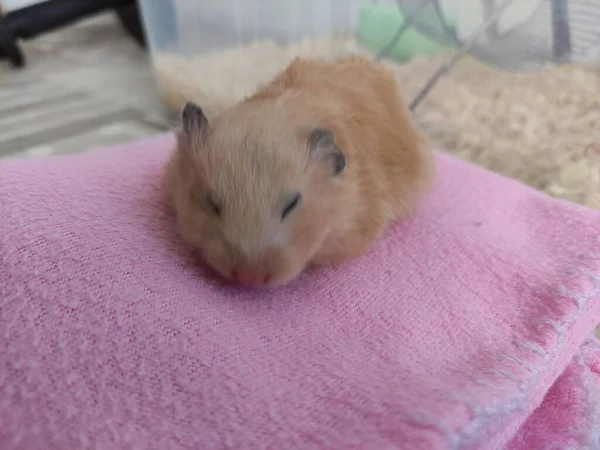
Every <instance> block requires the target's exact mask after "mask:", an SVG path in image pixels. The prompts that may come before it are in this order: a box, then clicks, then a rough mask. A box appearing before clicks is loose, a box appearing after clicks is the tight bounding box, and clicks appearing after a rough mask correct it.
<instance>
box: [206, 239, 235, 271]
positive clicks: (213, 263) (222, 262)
mask: <svg viewBox="0 0 600 450" xmlns="http://www.w3.org/2000/svg"><path fill="white" fill-rule="evenodd" d="M202 257H203V259H204V261H205V262H206V264H208V265H209V266H210V267H211V268H212V269H213V270H215V271H216V272H218V273H219V274H220V275H221V276H223V277H225V278H229V269H230V266H231V260H230V258H229V255H228V254H227V251H226V249H225V246H224V245H223V244H222V243H221V242H220V241H219V240H218V239H209V240H206V241H205V242H204V244H203V248H202Z"/></svg>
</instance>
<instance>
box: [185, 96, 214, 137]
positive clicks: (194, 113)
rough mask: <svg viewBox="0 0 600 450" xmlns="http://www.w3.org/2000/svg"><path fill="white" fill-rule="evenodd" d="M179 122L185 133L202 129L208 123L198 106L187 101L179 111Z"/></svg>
mask: <svg viewBox="0 0 600 450" xmlns="http://www.w3.org/2000/svg"><path fill="white" fill-rule="evenodd" d="M181 124H182V127H183V131H184V132H185V133H194V132H199V131H203V130H204V128H205V127H206V126H207V125H208V119H207V118H206V115H205V114H204V111H202V108H201V107H200V106H198V105H196V104H195V103H193V102H187V103H186V104H185V106H184V107H183V112H182V113H181Z"/></svg>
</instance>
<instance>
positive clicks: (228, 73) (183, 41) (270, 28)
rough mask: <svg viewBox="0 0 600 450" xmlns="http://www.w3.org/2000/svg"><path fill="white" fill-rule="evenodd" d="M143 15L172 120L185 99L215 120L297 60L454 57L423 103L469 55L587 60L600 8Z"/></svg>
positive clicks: (266, 4) (476, 3) (291, 3)
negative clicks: (442, 54) (199, 105)
mask: <svg viewBox="0 0 600 450" xmlns="http://www.w3.org/2000/svg"><path fill="white" fill-rule="evenodd" d="M141 8H142V14H143V19H144V23H145V28H146V33H147V37H148V43H149V46H150V50H151V52H152V60H153V64H154V67H155V71H156V76H157V83H158V88H159V91H160V94H161V96H162V98H163V101H164V103H165V105H166V108H167V111H168V112H169V115H172V114H175V113H178V111H179V110H180V108H181V107H182V105H183V102H184V101H185V100H186V99H189V98H193V99H195V100H197V101H201V102H202V103H203V105H205V107H206V108H207V112H208V113H209V114H210V113H211V112H215V111H218V110H220V109H222V108H223V107H225V106H227V105H228V104H231V103H233V102H234V101H236V100H238V99H240V98H241V97H243V96H244V95H247V94H249V93H250V92H252V90H254V89H255V88H256V87H257V86H258V85H259V84H260V83H262V82H264V81H266V80H267V79H268V78H270V77H272V76H273V75H275V74H276V73H277V72H278V71H279V70H281V69H283V68H284V67H285V65H286V64H287V63H289V61H290V60H291V59H293V58H294V57H295V56H309V57H324V58H330V57H336V56H340V55H343V54H347V53H350V52H364V53H367V54H370V55H372V56H373V57H374V58H387V59H388V60H389V61H391V62H393V63H395V64H397V65H401V64H403V63H405V62H406V61H408V60H410V59H411V58H413V57H414V56H418V55H432V54H435V53H437V52H442V51H448V52H449V53H448V61H449V63H448V64H446V65H442V66H441V67H440V69H439V71H438V73H437V74H435V73H433V74H431V78H430V79H429V80H427V79H424V80H423V85H424V90H423V92H421V94H420V96H421V97H422V96H423V95H424V94H426V93H427V91H428V90H429V89H430V88H431V87H432V86H433V84H434V83H435V81H436V79H437V78H438V77H439V76H441V75H442V74H443V73H444V72H445V71H448V70H450V69H451V67H452V64H453V63H454V62H456V60H457V59H459V58H460V57H461V56H462V55H463V54H464V53H467V52H468V53H471V54H473V55H474V56H475V57H477V58H478V59H480V60H482V61H484V62H486V63H488V64H491V65H495V66H497V67H500V68H503V69H505V70H512V71H528V70H539V69H545V68H547V67H549V66H551V65H553V64H561V63H564V62H568V61H570V60H572V59H577V58H584V57H585V55H586V54H588V53H589V52H591V51H593V49H594V48H595V47H597V45H598V42H599V41H600V2H598V1H597V0H397V1H393V0H388V1H364V0H329V1H324V0H222V1H220V2H213V1H211V0H141ZM453 52H454V55H455V58H454V59H452V58H451V56H452V54H453Z"/></svg>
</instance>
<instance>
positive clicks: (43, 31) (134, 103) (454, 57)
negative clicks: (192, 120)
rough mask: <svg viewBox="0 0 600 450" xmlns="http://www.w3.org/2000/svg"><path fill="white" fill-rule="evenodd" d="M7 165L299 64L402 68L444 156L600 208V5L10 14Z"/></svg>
mask: <svg viewBox="0 0 600 450" xmlns="http://www.w3.org/2000/svg"><path fill="white" fill-rule="evenodd" d="M0 8H1V11H2V12H1V13H0V157H2V158H11V157H36V156H41V155H47V154H59V153H69V152H77V151H85V150H88V149H92V148H97V147H100V146H106V145H110V144H116V143H121V142H128V141H131V140H135V139H139V138H141V137H145V136H150V135H153V134H157V133H160V132H163V131H166V130H168V129H169V127H170V126H172V125H173V124H174V123H176V122H177V117H178V114H179V110H180V109H181V107H182V105H183V102H184V101H185V100H187V99H193V100H195V101H197V102H199V103H200V104H202V105H203V107H204V108H205V109H206V110H207V112H208V114H209V115H214V114H218V113H219V111H221V110H223V108H226V107H227V106H229V105H231V104H232V103H234V102H236V101H238V100H240V99H241V98H243V97H244V96H245V95H247V94H249V93H251V92H252V91H253V90H254V89H256V87H257V86H258V85H260V84H261V83H263V82H265V81H267V80H268V79H269V78H270V77H272V76H273V75H275V74H276V73H277V72H278V71H280V70H282V69H283V68H284V67H285V66H286V65H287V64H288V63H289V62H290V61H291V59H293V58H294V57H295V56H298V55H300V56H305V57H316V58H332V57H336V56H340V55H344V54H348V53H354V52H358V53H364V54H368V55H370V57H373V58H375V59H378V60H380V61H381V62H382V63H383V64H386V65H387V66H389V67H390V68H391V69H392V70H393V71H394V73H395V74H396V76H397V79H398V81H399V83H400V85H401V87H402V88H403V91H404V95H405V99H406V102H407V104H408V105H409V107H411V109H412V110H413V113H414V117H415V120H416V121H417V123H418V124H419V126H420V127H421V128H422V130H423V131H424V132H425V133H426V134H427V136H428V137H429V138H430V139H431V141H432V142H433V143H434V145H436V146H437V147H438V148H440V149H441V150H443V151H446V152H449V153H452V154H454V155H456V156H458V157H460V158H463V159H466V160H469V161H472V162H474V163H476V164H479V165H481V166H483V167H486V168H488V169H490V170H494V171H497V172H500V173H502V174H504V175H506V176H509V177H512V178H516V179H519V180H521V181H523V182H524V183H527V184H529V185H531V186H533V187H534V188H536V189H539V190H542V191H545V192H547V193H549V194H550V195H552V196H555V197H560V198H565V199H568V200H571V201H575V202H578V203H581V204H585V205H587V206H591V207H595V208H600V2H598V0H512V1H511V0H397V1H393V0H390V1H383V0H382V1H365V0H329V1H327V0H220V1H219V2H216V1H210V0H138V1H135V0H49V1H34V0H4V1H2V0H0Z"/></svg>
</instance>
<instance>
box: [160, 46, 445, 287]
mask: <svg viewBox="0 0 600 450" xmlns="http://www.w3.org/2000/svg"><path fill="white" fill-rule="evenodd" d="M434 172H435V170H434V159H433V153H432V150H431V149H430V147H429V146H428V145H427V143H426V141H425V139H424V137H423V136H422V135H421V133H420V132H419V131H418V130H417V128H416V126H415V125H414V123H413V121H412V119H411V115H410V112H409V111H408V108H407V107H406V106H405V103H404V101H403V98H402V96H401V94H400V91H399V86H398V84H397V82H396V80H395V78H394V75H393V73H392V72H391V71H390V70H389V69H387V68H385V67H384V66H383V65H381V64H379V63H376V62H373V61H371V60H369V59H368V58H366V57H362V56H347V57H342V58H340V59H337V60H331V61H325V60H313V59H303V58H296V59H294V60H293V61H292V62H291V63H290V65H289V66H288V67H287V68H286V69H285V70H283V72H281V73H279V74H278V75H277V76H276V77H275V78H274V79H272V80H271V81H270V82H268V83H267V84H265V85H264V86H262V87H260V88H259V89H258V90H257V91H256V92H255V93H254V94H252V95H250V96H248V97H247V98H245V99H243V100H242V101H241V102H239V103H238V104H236V105H234V106H232V107H231V108H229V109H227V110H226V111H224V112H223V113H221V114H220V115H218V116H217V117H215V118H214V120H213V119H211V120H209V119H208V118H207V116H206V115H205V113H204V112H203V110H202V107H201V106H200V105H197V104H195V103H193V102H191V101H190V102H187V103H186V105H185V107H184V108H183V112H182V116H181V127H180V129H179V130H178V131H177V145H176V148H175V150H174V152H173V153H172V155H171V157H170V159H169V161H168V163H167V165H166V180H165V183H166V187H167V190H168V194H169V198H170V199H171V202H172V204H173V207H174V210H175V214H176V220H177V224H178V229H179V231H180V234H181V236H182V238H183V239H184V240H185V241H187V242H188V243H189V244H191V245H192V246H194V247H196V248H198V249H199V250H200V251H201V252H202V254H203V258H204V259H205V261H206V262H207V263H208V265H209V266H211V267H212V268H213V269H214V270H216V271H217V272H218V273H220V274H221V275H222V276H223V277H225V278H226V279H229V280H231V281H234V282H237V283H242V284H245V285H254V286H256V285H263V286H265V285H266V286H278V285H284V284H287V283H288V282H290V281H291V280H293V279H295V278H296V277H297V276H298V275H299V274H300V273H301V272H302V271H303V269H304V268H305V267H307V266H309V265H316V266H318V265H325V264H327V265H329V264H335V263H339V262H341V261H344V260H349V259H354V258H357V257H359V256H360V255H362V254H363V253H364V252H365V251H366V250H367V249H368V248H369V245H370V244H371V243H372V242H373V241H375V240H376V239H378V238H379V237H380V236H381V235H382V233H383V231H384V230H385V229H386V227H387V226H388V225H389V224H390V223H392V222H393V221H396V220H398V219H401V218H403V217H406V216H408V215H409V214H410V213H411V212H412V210H413V208H414V207H415V205H416V204H417V202H418V201H419V199H420V198H421V197H422V196H423V195H424V194H425V193H426V192H427V190H428V187H429V186H430V184H431V182H432V180H433V178H434Z"/></svg>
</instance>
